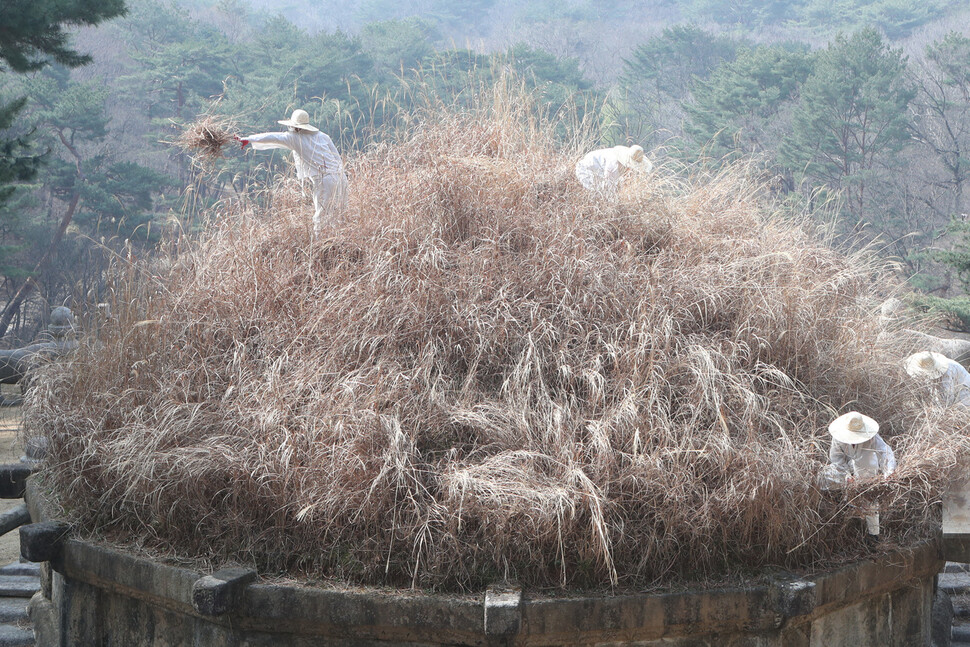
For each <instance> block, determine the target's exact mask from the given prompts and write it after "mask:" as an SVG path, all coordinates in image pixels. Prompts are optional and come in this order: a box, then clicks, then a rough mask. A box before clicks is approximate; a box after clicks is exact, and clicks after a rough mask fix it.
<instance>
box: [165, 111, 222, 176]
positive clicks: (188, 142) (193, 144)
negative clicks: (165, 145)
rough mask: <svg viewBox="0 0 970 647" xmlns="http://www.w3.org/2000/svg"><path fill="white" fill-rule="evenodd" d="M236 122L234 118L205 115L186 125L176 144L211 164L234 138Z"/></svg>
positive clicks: (202, 161)
mask: <svg viewBox="0 0 970 647" xmlns="http://www.w3.org/2000/svg"><path fill="white" fill-rule="evenodd" d="M234 132H235V124H234V122H233V120H232V119H230V118H227V117H219V116H214V115H204V116H202V117H200V118H199V119H197V120H196V121H194V122H192V123H191V124H189V125H188V126H186V127H185V128H184V129H183V131H182V134H181V135H179V137H178V138H177V139H176V140H175V145H176V146H177V147H179V148H180V149H182V150H183V151H185V152H186V153H188V154H190V155H194V156H196V159H197V160H199V161H200V162H201V163H203V164H210V163H212V162H213V161H215V160H217V159H219V158H221V157H222V156H223V153H222V150H223V149H224V148H225V147H226V146H227V145H229V143H231V142H232V140H233V134H234Z"/></svg>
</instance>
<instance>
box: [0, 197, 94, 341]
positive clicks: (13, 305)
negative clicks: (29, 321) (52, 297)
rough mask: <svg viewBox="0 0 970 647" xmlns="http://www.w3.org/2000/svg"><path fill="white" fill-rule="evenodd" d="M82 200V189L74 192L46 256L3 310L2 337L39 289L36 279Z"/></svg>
mask: <svg viewBox="0 0 970 647" xmlns="http://www.w3.org/2000/svg"><path fill="white" fill-rule="evenodd" d="M80 199H81V191H80V189H79V190H77V191H75V192H74V197H73V198H71V203H70V204H69V205H68V206H67V211H66V212H65V213H64V217H63V218H61V223H60V224H59V225H58V226H57V231H55V232H54V237H53V238H52V239H51V244H50V247H48V248H47V251H46V252H45V253H44V255H43V256H42V257H41V258H40V260H39V261H37V265H35V266H34V271H32V272H31V273H30V276H28V277H27V279H26V280H25V281H24V283H23V285H21V286H20V289H19V290H17V293H16V294H15V295H14V296H13V299H11V300H10V303H8V304H7V307H6V308H4V309H3V314H2V315H0V337H3V336H4V335H5V334H7V328H9V327H10V322H11V321H12V320H13V318H14V315H16V314H17V313H18V312H19V311H20V306H21V305H23V302H24V301H25V300H26V299H27V297H28V296H30V293H31V292H33V290H34V288H35V287H37V282H36V281H35V280H34V277H35V276H37V274H39V273H40V271H41V270H42V269H44V266H45V265H47V263H48V262H49V261H50V258H51V256H53V255H54V250H56V249H57V245H58V244H59V243H60V242H61V238H63V237H64V232H66V231H67V227H68V225H70V224H71V219H72V218H74V212H75V211H76V210H77V203H78V200H80Z"/></svg>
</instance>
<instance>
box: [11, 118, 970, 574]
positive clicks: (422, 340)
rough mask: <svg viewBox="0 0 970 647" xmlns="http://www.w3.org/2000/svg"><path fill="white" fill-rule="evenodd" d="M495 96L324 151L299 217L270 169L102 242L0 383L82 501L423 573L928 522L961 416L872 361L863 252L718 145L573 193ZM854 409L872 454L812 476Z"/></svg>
mask: <svg viewBox="0 0 970 647" xmlns="http://www.w3.org/2000/svg"><path fill="white" fill-rule="evenodd" d="M500 103H501V105H499V104H496V105H494V106H483V107H481V108H480V109H465V110H464V111H437V112H435V113H429V114H426V115H424V117H423V118H422V119H415V120H414V121H413V125H412V126H411V128H410V129H409V130H408V131H407V132H406V133H403V134H402V135H401V136H400V137H399V138H398V139H396V140H395V141H394V142H393V143H384V144H380V145H375V146H374V147H372V148H371V149H370V150H368V151H367V152H365V153H364V154H362V155H360V156H359V157H357V158H356V159H354V160H352V161H351V162H350V164H349V169H350V172H351V176H352V191H351V197H350V206H349V208H348V210H347V212H346V213H344V214H343V216H342V217H341V218H339V219H335V220H334V222H333V223H332V226H331V227H330V228H329V229H327V231H326V232H325V233H324V234H323V235H321V236H318V237H317V238H316V239H313V237H312V235H311V227H310V224H309V213H310V209H309V207H308V205H307V204H306V203H305V201H304V200H303V199H302V198H301V196H300V195H299V192H298V191H297V190H295V189H294V188H292V186H291V185H283V184H281V185H280V186H279V187H277V188H276V189H275V190H274V191H273V192H272V195H271V197H270V199H269V200H268V201H266V200H260V201H259V205H260V206H257V205H256V203H255V202H254V203H253V204H252V205H248V206H247V205H237V206H236V207H235V208H234V209H233V210H227V211H226V212H225V213H222V214H220V215H219V217H217V218H215V219H214V225H213V227H212V229H211V230H210V231H209V232H208V233H207V234H206V235H205V236H204V237H203V239H202V240H200V241H199V242H198V245H197V246H196V247H195V248H194V249H193V250H192V251H189V252H184V253H182V254H181V255H180V256H178V257H177V258H172V259H168V260H167V261H154V263H155V264H154V265H145V266H124V267H121V268H120V270H119V273H118V276H117V278H116V281H115V284H114V292H113V294H114V300H115V305H114V309H113V311H114V313H115V317H114V318H113V319H111V320H110V321H107V322H104V323H103V324H102V325H100V326H99V327H97V329H96V330H92V331H91V334H90V335H89V338H88V339H87V340H86V341H85V342H84V343H83V344H82V346H81V349H80V350H79V351H78V352H77V354H76V355H75V356H74V357H73V358H72V359H71V360H70V361H67V362H64V363H61V364H55V365H52V366H50V367H49V368H48V369H47V371H46V373H45V374H44V375H43V379H39V380H37V381H36V385H35V387H34V388H33V390H32V392H31V393H30V394H29V397H28V404H27V420H28V424H29V425H30V427H31V428H32V429H35V430H42V431H43V433H45V434H46V435H47V436H48V437H49V440H50V457H49V459H48V461H47V464H46V467H45V469H44V475H45V478H46V479H47V482H48V483H49V485H50V487H51V488H52V491H53V492H54V494H55V496H56V497H57V499H58V501H59V502H60V504H61V505H62V506H63V508H64V511H65V514H66V515H67V516H68V517H69V518H70V519H72V520H73V521H74V522H75V523H76V524H77V525H78V527H79V529H80V530H81V531H82V532H85V533H89V534H91V535H93V536H98V537H104V538H107V539H110V540H112V541H123V542H126V543H128V544H130V545H134V546H140V547H142V548H144V549H146V550H153V551H162V552H163V553H165V554H168V555H171V556H174V557H178V558H182V559H196V560H210V561H212V562H236V563H240V562H241V563H247V564H253V565H256V566H257V567H258V568H259V569H260V570H261V572H263V573H288V574H291V575H302V576H308V577H311V578H314V579H320V578H324V579H330V580H334V581H337V580H339V581H343V582H350V583H371V584H375V583H376V584H391V585H397V586H420V587H432V588H438V589H441V590H475V589H479V588H481V587H483V586H485V585H487V584H489V583H492V582H496V581H514V582H518V583H520V584H521V585H523V586H528V587H536V588H547V587H552V588H557V587H562V588H577V589H596V588H604V587H606V588H609V587H613V588H614V589H623V588H631V587H646V586H655V585H658V584H662V583H667V582H671V581H678V580H688V579H690V580H698V579H700V580H709V579H723V578H725V577H731V576H732V575H736V574H738V573H747V574H750V573H752V572H757V571H758V570H759V569H766V568H767V569H777V568H787V569H801V568H809V567H815V566H819V565H824V564H831V563H836V562H838V561H840V560H844V559H849V558H852V557H855V556H858V554H859V553H860V552H861V551H864V550H866V548H865V546H864V544H863V542H862V541H861V540H862V537H863V535H862V532H863V531H862V529H861V523H859V522H858V517H859V516H860V515H861V511H862V510H864V509H865V508H866V506H869V505H872V503H873V502H876V503H878V504H879V505H881V506H882V525H883V529H884V530H883V532H884V537H885V539H886V541H887V542H896V543H906V542H912V541H915V540H918V539H920V538H922V537H925V536H927V535H929V534H932V533H933V532H934V529H935V527H936V524H938V511H937V510H936V506H935V504H936V502H937V501H938V499H939V497H940V493H941V491H942V490H943V489H944V488H945V487H946V486H947V484H948V483H949V481H950V479H951V478H952V476H953V474H955V472H956V470H958V469H959V468H960V466H961V464H962V463H963V464H965V459H964V457H965V456H966V455H967V451H968V449H970V438H968V424H967V419H966V416H965V415H960V414H959V413H956V412H953V411H944V410H940V409H937V408H934V407H932V406H930V405H928V404H927V403H926V401H925V400H924V399H923V398H921V394H920V393H919V392H918V391H917V390H916V389H914V388H913V385H912V384H911V383H910V382H909V380H908V378H907V377H906V376H905V374H904V373H903V371H902V370H901V366H900V361H901V359H902V358H903V357H904V356H905V355H906V354H907V353H908V352H910V351H911V350H913V349H912V348H911V346H910V345H909V342H907V341H906V340H905V338H904V337H902V336H901V334H899V333H897V332H896V331H895V330H893V329H891V328H889V327H887V326H888V325H889V324H886V323H885V322H884V321H882V320H880V319H879V318H878V316H877V307H876V306H875V305H874V304H875V303H876V298H877V296H878V295H881V294H885V293H886V292H887V291H890V292H891V291H892V290H894V289H895V287H894V286H893V285H892V283H891V281H890V280H889V279H888V278H886V276H885V275H884V273H883V272H882V271H881V270H880V268H879V266H878V265H877V264H876V263H875V262H874V261H873V260H872V259H871V258H870V257H868V256H866V255H864V254H846V253H841V252H838V251H835V250H833V249H832V248H830V247H828V246H826V245H825V244H823V243H821V242H819V241H818V240H816V239H815V238H813V237H812V236H811V235H809V234H807V233H806V232H805V229H804V228H803V227H801V226H800V225H799V223H796V222H792V221H791V220H790V219H788V218H785V217H782V216H780V215H773V214H772V213H771V211H770V209H766V208H765V206H764V205H763V204H762V198H761V192H760V188H759V185H758V183H757V182H755V181H753V180H752V179H751V178H750V176H749V175H748V174H746V173H745V172H744V171H743V169H738V168H734V169H727V170H725V171H724V172H723V173H721V174H720V175H717V176H713V177H700V176H699V177H687V176H680V177H674V176H672V175H668V174H666V173H665V172H664V171H663V170H660V171H657V172H655V173H654V174H652V175H650V176H645V177H631V178H629V179H628V182H627V184H626V186H625V187H624V188H623V191H622V192H621V193H620V195H619V196H618V197H616V198H605V197H601V196H595V195H592V194H590V193H588V192H585V191H584V190H583V189H582V187H581V186H580V185H579V184H578V182H576V181H575V179H574V177H573V176H572V166H573V164H574V163H575V160H576V159H577V155H576V153H577V152H578V150H565V151H564V150H562V149H560V148H558V147H557V145H556V143H555V139H554V137H553V134H552V131H553V128H554V127H555V124H549V123H544V122H542V121H539V120H536V119H535V118H534V117H532V114H533V113H532V112H530V111H529V110H528V109H527V107H523V106H518V105H517V104H516V103H515V102H514V101H508V100H506V101H503V102H500ZM92 328H93V327H92ZM851 409H857V410H860V411H863V412H864V413H866V414H868V415H870V416H872V417H874V418H876V419H877V420H879V421H880V422H881V423H882V424H883V428H882V433H883V436H884V438H885V439H886V440H887V442H888V443H889V444H890V445H892V446H893V447H894V449H895V450H896V452H897V457H898V458H899V461H900V462H899V469H898V470H897V472H896V473H895V474H894V475H893V476H892V477H890V478H889V479H888V480H885V481H879V482H878V483H864V482H863V483H857V484H855V485H854V486H853V487H852V488H850V489H848V490H839V491H822V490H820V489H819V487H818V485H817V478H816V476H817V474H818V472H819V471H820V469H821V467H822V466H823V465H824V464H825V462H826V461H827V448H828V442H829V439H828V436H827V433H826V431H825V429H826V425H827V424H828V422H829V421H830V420H831V419H832V418H834V417H835V416H836V415H837V414H838V413H842V412H845V411H848V410H851Z"/></svg>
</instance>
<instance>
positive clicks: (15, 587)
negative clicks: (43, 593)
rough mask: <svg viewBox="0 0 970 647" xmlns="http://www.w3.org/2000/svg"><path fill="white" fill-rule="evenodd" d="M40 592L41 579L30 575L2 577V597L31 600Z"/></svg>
mask: <svg viewBox="0 0 970 647" xmlns="http://www.w3.org/2000/svg"><path fill="white" fill-rule="evenodd" d="M37 591H40V578H39V577H33V576H30V575H5V576H3V577H0V597H5V598H29V597H31V596H32V595H33V594H34V593H37Z"/></svg>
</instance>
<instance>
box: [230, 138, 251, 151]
mask: <svg viewBox="0 0 970 647" xmlns="http://www.w3.org/2000/svg"><path fill="white" fill-rule="evenodd" d="M232 138H233V139H235V140H236V141H237V142H239V149H240V150H242V149H243V148H246V144H248V143H249V140H248V139H240V138H239V135H233V136H232Z"/></svg>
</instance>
